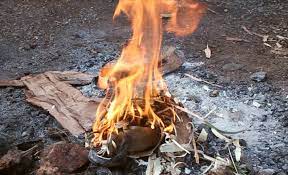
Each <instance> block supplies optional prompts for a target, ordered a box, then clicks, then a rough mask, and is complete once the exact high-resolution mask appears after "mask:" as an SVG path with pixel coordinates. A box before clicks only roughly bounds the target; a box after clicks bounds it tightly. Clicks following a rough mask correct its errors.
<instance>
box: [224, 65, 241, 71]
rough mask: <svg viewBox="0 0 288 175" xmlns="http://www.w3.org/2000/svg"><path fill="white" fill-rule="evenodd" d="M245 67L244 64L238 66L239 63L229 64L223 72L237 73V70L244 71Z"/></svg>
mask: <svg viewBox="0 0 288 175" xmlns="http://www.w3.org/2000/svg"><path fill="white" fill-rule="evenodd" d="M243 67H244V65H243V64H238V63H228V64H225V65H224V66H223V67H222V69H223V70H226V71H236V70H239V69H242V68H243Z"/></svg>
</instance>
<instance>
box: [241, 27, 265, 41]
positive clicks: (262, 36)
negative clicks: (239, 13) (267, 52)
mask: <svg viewBox="0 0 288 175" xmlns="http://www.w3.org/2000/svg"><path fill="white" fill-rule="evenodd" d="M241 28H242V29H243V30H244V31H245V32H247V33H248V34H249V35H256V36H258V37H260V38H262V40H263V42H266V41H267V39H268V37H269V36H268V35H262V34H259V33H256V32H251V31H250V30H248V29H247V27H245V26H242V27H241Z"/></svg>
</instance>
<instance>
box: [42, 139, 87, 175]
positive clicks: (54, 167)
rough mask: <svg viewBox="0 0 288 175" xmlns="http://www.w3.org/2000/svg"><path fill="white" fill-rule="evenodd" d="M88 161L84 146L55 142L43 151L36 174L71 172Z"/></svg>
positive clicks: (46, 174) (48, 174)
mask: <svg viewBox="0 0 288 175" xmlns="http://www.w3.org/2000/svg"><path fill="white" fill-rule="evenodd" d="M88 162H89V160H88V151H87V150H86V149H85V148H84V147H82V146H80V145H78V144H73V143H56V144H53V145H50V146H49V147H47V148H46V149H45V150H44V151H43V153H42V158H41V161H40V168H39V169H38V170H37V175H44V174H45V175H50V174H51V175H52V174H63V173H73V172H75V171H76V170H78V169H79V168H81V167H83V166H85V165H87V164H88Z"/></svg>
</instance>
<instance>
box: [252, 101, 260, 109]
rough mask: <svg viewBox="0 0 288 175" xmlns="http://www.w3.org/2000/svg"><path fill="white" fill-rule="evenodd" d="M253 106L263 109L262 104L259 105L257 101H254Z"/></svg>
mask: <svg viewBox="0 0 288 175" xmlns="http://www.w3.org/2000/svg"><path fill="white" fill-rule="evenodd" d="M252 105H253V106H255V107H256V108H260V107H261V104H260V103H258V102H257V101H253V103H252Z"/></svg>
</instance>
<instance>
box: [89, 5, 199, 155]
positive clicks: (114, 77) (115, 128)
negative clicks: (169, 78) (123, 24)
mask: <svg viewBox="0 0 288 175" xmlns="http://www.w3.org/2000/svg"><path fill="white" fill-rule="evenodd" d="M122 12H123V13H125V14H126V15H127V16H128V17H129V19H130V20H131V26H132V29H133V35H132V38H131V40H130V41H129V43H128V45H127V46H126V47H125V48H124V49H123V51H122V54H121V56H120V58H119V59H118V61H117V63H116V64H115V65H113V66H111V65H109V67H108V66H106V67H104V68H103V70H102V71H101V73H102V74H103V77H102V78H101V79H99V82H98V84H99V86H100V87H102V88H105V89H106V90H107V91H106V98H105V99H104V100H103V101H102V103H101V104H100V105H99V107H98V109H97V113H96V121H95V123H94V125H93V133H94V138H93V140H92V142H93V145H94V146H95V147H101V146H102V151H100V152H102V153H103V154H106V153H107V154H108V155H109V153H111V148H110V147H109V146H105V145H107V144H108V145H109V144H112V146H113V147H114V148H116V147H117V146H118V145H117V143H116V142H115V140H113V138H115V135H121V133H122V132H124V135H125V130H127V128H131V126H142V127H150V128H151V129H152V130H155V129H157V130H159V131H165V132H170V133H171V132H173V130H174V129H175V127H174V123H175V121H176V120H177V113H176V112H175V109H174V106H173V103H172V101H171V100H170V99H169V98H170V97H171V96H170V95H168V96H165V95H164V94H165V93H168V90H167V87H166V85H165V82H164V81H163V78H162V74H161V70H160V69H159V64H161V61H160V59H159V58H160V49H161V43H162V32H163V28H165V29H166V30H167V31H168V32H173V33H175V34H176V35H179V36H183V35H186V34H189V33H191V32H193V31H194V30H195V29H196V27H197V24H198V22H199V20H200V17H201V15H202V13H203V12H204V8H203V6H202V5H201V4H199V3H197V2H194V1H191V0H190V1H189V0H182V1H179V2H176V1H174V0H171V1H167V0H161V1H156V0H135V1H131V0H120V1H119V4H118V6H117V8H116V10H115V13H114V18H116V17H117V16H119V15H120V14H121V13H122ZM161 14H171V18H170V19H169V21H168V22H167V24H166V25H165V26H164V27H163V26H162V23H163V21H162V18H161V17H160V16H161ZM179 20H181V21H179ZM167 99H168V100H167ZM159 101H160V102H164V103H163V104H161V103H159ZM167 113H168V114H167ZM151 133H153V132H151ZM144 135H145V134H142V135H139V137H141V138H142V137H144ZM140 140H141V139H140ZM156 145H157V143H153V145H150V146H152V147H153V146H154V147H155V146H156ZM143 149H144V148H143ZM138 151H139V150H138ZM143 151H144V150H143Z"/></svg>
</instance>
